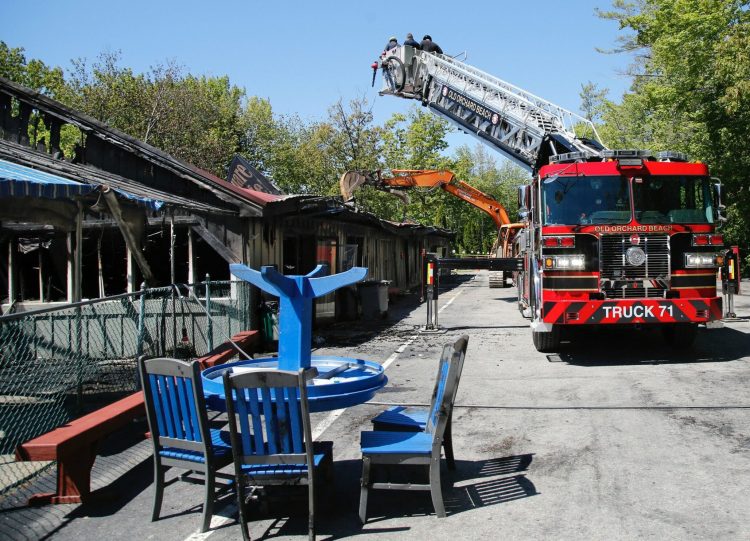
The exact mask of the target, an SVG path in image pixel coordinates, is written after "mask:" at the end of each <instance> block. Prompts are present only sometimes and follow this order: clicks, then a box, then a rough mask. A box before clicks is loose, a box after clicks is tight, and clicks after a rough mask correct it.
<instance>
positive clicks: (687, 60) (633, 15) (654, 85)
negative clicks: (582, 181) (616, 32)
mask: <svg viewBox="0 0 750 541" xmlns="http://www.w3.org/2000/svg"><path fill="white" fill-rule="evenodd" d="M749 7H750V2H748V1H747V0H635V1H628V0H614V1H613V3H612V9H611V10H609V11H600V12H599V15H600V16H601V17H604V18H607V19H612V20H615V21H617V22H618V23H619V25H620V28H621V30H622V34H621V36H620V39H619V46H618V47H617V49H616V50H615V51H613V52H629V53H631V54H633V58H634V60H633V62H632V64H631V66H630V68H629V72H628V73H629V75H630V76H631V77H632V85H631V88H630V91H629V92H627V93H626V94H625V95H624V96H623V98H622V101H621V103H614V102H611V101H608V100H607V99H606V98H604V97H603V96H602V95H601V94H599V95H598V98H597V94H596V90H597V89H596V88H593V89H590V88H589V89H584V91H586V90H588V92H584V94H587V98H591V97H593V101H594V102H596V103H595V105H594V108H595V109H596V110H598V111H601V115H600V117H599V119H600V120H599V121H600V122H601V123H602V126H600V133H601V135H602V138H603V139H604V140H605V142H606V143H607V144H608V145H609V146H610V147H612V148H633V147H638V148H649V149H651V150H678V151H682V152H686V153H687V154H688V155H689V156H690V157H691V158H692V159H697V160H701V161H705V162H706V163H707V164H708V166H709V168H710V170H711V172H712V174H714V175H716V176H719V177H720V178H721V179H722V181H723V183H724V185H725V193H726V194H731V196H729V197H727V198H726V199H728V201H725V203H726V204H727V205H728V217H729V222H728V224H727V226H726V228H725V230H724V231H725V236H726V239H727V241H729V242H730V243H733V244H734V243H738V244H740V245H741V247H742V248H744V249H745V250H747V248H748V247H750V235H749V233H748V218H747V216H748V211H750V193H749V190H750V184H749V183H748V171H750V147H748V145H747V141H748V140H750V10H749V9H748V8H749ZM584 101H586V100H585V99H584Z"/></svg>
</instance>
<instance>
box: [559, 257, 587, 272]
mask: <svg viewBox="0 0 750 541" xmlns="http://www.w3.org/2000/svg"><path fill="white" fill-rule="evenodd" d="M585 264H586V258H585V257H584V256H583V255H558V256H554V268H555V269H556V270H581V269H583V268H584V266H585Z"/></svg>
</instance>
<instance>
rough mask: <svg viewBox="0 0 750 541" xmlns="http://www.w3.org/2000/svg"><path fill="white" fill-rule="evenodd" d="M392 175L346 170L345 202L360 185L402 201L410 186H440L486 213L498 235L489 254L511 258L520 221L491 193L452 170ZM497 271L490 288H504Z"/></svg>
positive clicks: (400, 171)
mask: <svg viewBox="0 0 750 541" xmlns="http://www.w3.org/2000/svg"><path fill="white" fill-rule="evenodd" d="M392 172H393V173H394V174H395V176H392V177H387V176H383V174H382V172H381V171H374V172H368V171H347V172H346V173H344V174H343V175H342V176H341V180H340V188H341V195H342V196H343V198H344V201H351V200H352V199H353V194H354V192H355V191H356V190H357V189H359V188H361V187H362V186H371V187H373V188H376V189H379V190H383V191H388V192H390V193H392V194H394V195H396V196H398V197H399V198H400V199H402V200H403V201H404V202H405V203H406V202H408V199H407V197H406V196H405V194H404V193H403V192H404V191H407V190H410V189H412V188H440V189H442V190H443V191H445V192H448V193H449V194H451V195H453V196H454V197H457V198H459V199H461V200H463V201H466V202H467V203H469V204H471V205H474V206H475V207H476V208H478V209H479V210H481V211H483V212H485V213H486V214H487V215H488V216H489V217H490V218H491V219H492V221H493V222H494V224H495V227H496V228H497V233H498V234H497V238H496V239H495V242H494V244H493V246H492V249H491V251H490V253H491V254H492V255H493V257H513V254H512V240H513V237H514V235H515V234H516V232H517V231H518V230H519V229H521V228H522V227H523V223H514V222H511V220H510V218H509V217H508V213H507V211H506V210H505V207H504V206H503V205H502V203H500V202H499V201H498V200H496V199H495V198H494V197H492V196H491V195H488V194H486V193H484V192H482V191H481V190H478V189H477V188H475V187H474V186H472V185H470V184H468V183H466V182H464V181H462V180H459V179H457V178H456V176H455V175H454V174H453V173H452V172H451V171H436V170H425V169H393V170H392ZM507 275H508V276H506V272H503V271H499V272H492V273H490V282H489V285H490V287H506V286H507V285H508V280H507V279H508V277H509V275H510V273H509V272H508V273H507Z"/></svg>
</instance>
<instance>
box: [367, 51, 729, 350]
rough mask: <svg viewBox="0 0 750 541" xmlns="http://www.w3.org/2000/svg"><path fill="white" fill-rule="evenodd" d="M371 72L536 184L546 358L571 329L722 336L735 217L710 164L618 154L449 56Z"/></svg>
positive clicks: (532, 299) (532, 250)
mask: <svg viewBox="0 0 750 541" xmlns="http://www.w3.org/2000/svg"><path fill="white" fill-rule="evenodd" d="M372 67H373V81H374V76H375V73H376V71H377V70H378V69H380V70H382V73H383V87H382V89H381V90H380V94H381V95H392V96H397V97H401V98H406V99H413V100H419V101H420V102H421V103H422V105H423V106H425V107H428V108H429V109H430V111H432V112H434V113H435V114H437V115H439V116H441V117H443V118H445V119H446V120H448V121H449V122H450V123H452V124H453V125H455V126H456V127H458V128H459V129H460V130H461V131H463V132H465V133H468V134H471V135H473V136H475V137H476V138H478V139H479V140H480V141H482V142H483V143H486V144H487V145H489V146H491V147H492V148H494V149H495V150H497V151H499V152H500V153H501V154H503V155H504V156H506V157H508V158H510V159H511V160H513V161H515V162H516V163H518V164H519V165H521V166H522V167H524V168H525V169H527V170H528V171H529V172H530V173H531V178H530V179H529V181H528V183H526V184H524V185H522V186H519V188H518V203H519V215H520V216H519V217H520V219H521V220H522V221H523V223H524V226H523V228H522V229H521V231H520V232H519V233H518V234H517V235H516V236H515V239H514V247H515V250H514V252H515V255H516V256H517V257H520V258H522V259H523V270H522V271H520V272H518V273H516V275H515V283H516V287H517V288H518V306H519V309H520V311H521V313H522V314H523V316H524V317H526V318H528V319H530V322H531V330H532V337H533V342H534V346H535V347H536V349H537V350H539V351H542V352H553V351H557V350H558V349H559V346H560V341H561V336H562V334H563V331H564V330H566V329H569V328H572V327H585V326H587V327H589V328H591V327H593V326H600V325H629V326H646V325H649V326H652V325H653V326H658V327H660V328H661V330H662V333H663V335H664V337H665V339H666V341H667V342H668V343H669V344H672V345H673V346H675V347H676V348H684V347H689V346H690V345H691V344H692V342H693V340H694V339H695V335H696V329H697V326H698V325H699V324H703V325H706V326H707V327H714V326H718V325H720V324H719V323H718V321H719V320H720V319H721V317H722V303H721V297H720V296H717V292H716V275H717V268H718V267H719V266H720V265H721V264H722V255H721V254H722V253H721V251H720V250H721V248H722V247H723V244H724V241H723V238H722V235H721V234H720V233H718V232H717V230H718V228H719V227H720V225H721V224H722V222H723V221H725V218H724V216H723V211H724V206H723V205H722V202H721V191H722V190H721V183H720V182H719V181H718V179H716V178H712V177H711V176H710V175H709V171H708V168H707V167H706V165H705V164H703V163H696V162H692V161H689V160H688V159H687V157H686V156H685V155H683V154H681V153H677V152H658V153H656V152H650V151H647V150H630V149H625V150H611V149H608V148H607V147H606V146H605V145H604V144H603V143H602V142H601V139H600V138H599V136H598V134H597V132H596V129H595V126H594V125H593V123H592V122H590V121H589V120H587V119H585V118H583V117H581V116H579V115H577V114H575V113H573V112H571V111H568V110H566V109H564V108H562V107H560V106H558V105H555V104H553V103H550V102H548V101H546V100H544V99H542V98H540V97H538V96H535V95H534V94H531V93H530V92H527V91H525V90H523V89H521V88H519V87H517V86H514V85H512V84H510V83H507V82H505V81H503V80H501V79H498V78H496V77H494V76H492V75H490V74H488V73H485V72H483V71H481V70H479V69H477V68H475V67H473V66H471V65H469V64H467V63H466V62H465V61H460V60H457V59H455V58H451V57H449V56H446V55H439V54H435V53H427V52H423V51H419V50H416V49H414V48H412V47H408V46H401V47H398V48H396V49H392V50H390V51H388V52H386V53H384V54H383V55H382V56H381V57H380V59H379V60H378V61H377V62H375V63H374V64H373V66H372Z"/></svg>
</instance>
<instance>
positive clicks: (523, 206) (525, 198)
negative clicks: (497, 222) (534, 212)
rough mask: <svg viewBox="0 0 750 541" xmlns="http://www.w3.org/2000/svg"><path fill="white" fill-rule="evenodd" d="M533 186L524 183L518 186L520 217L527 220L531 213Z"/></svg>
mask: <svg viewBox="0 0 750 541" xmlns="http://www.w3.org/2000/svg"><path fill="white" fill-rule="evenodd" d="M530 202H531V186H530V185H528V184H524V185H522V186H519V187H518V217H519V218H521V220H525V219H526V218H527V217H528V215H529V208H530V206H531V205H530Z"/></svg>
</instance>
